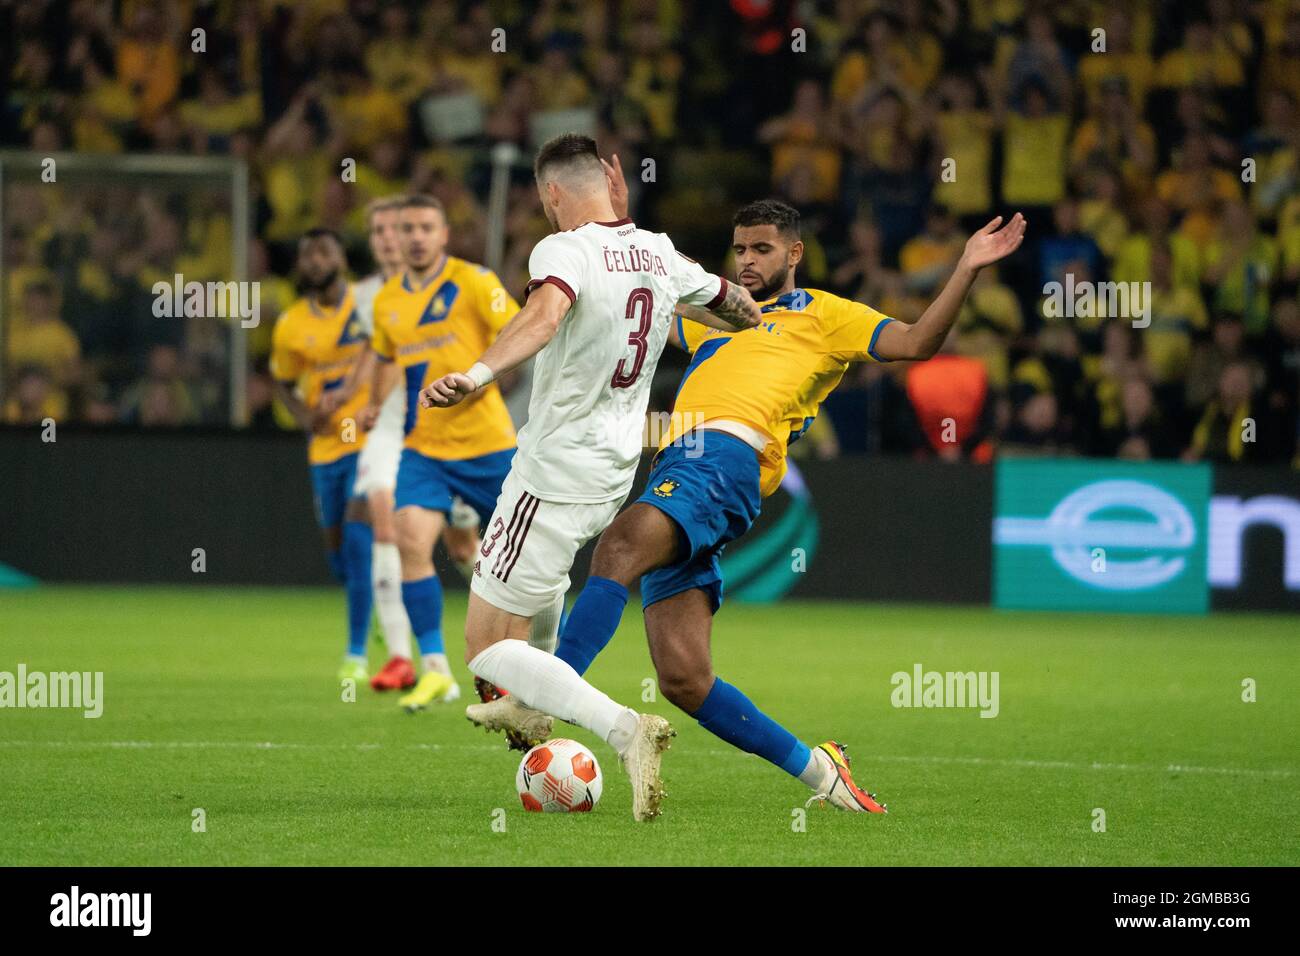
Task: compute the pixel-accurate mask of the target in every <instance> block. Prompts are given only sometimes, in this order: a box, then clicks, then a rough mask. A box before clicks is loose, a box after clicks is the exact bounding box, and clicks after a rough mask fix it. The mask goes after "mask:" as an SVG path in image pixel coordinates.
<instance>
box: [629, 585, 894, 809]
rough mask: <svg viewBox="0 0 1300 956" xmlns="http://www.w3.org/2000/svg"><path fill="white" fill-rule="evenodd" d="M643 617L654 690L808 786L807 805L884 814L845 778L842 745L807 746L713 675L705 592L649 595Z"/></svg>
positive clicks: (709, 614)
mask: <svg viewBox="0 0 1300 956" xmlns="http://www.w3.org/2000/svg"><path fill="white" fill-rule="evenodd" d="M645 622H646V637H647V639H648V641H649V644H650V658H651V660H652V661H653V662H654V666H655V673H656V674H657V675H658V678H659V690H660V692H661V693H662V694H663V695H664V696H665V697H667V698H668V700H669V701H671V702H672V703H673V704H675V705H676V706H678V707H680V708H681V709H682V710H684V711H686V713H688V714H690V715H691V716H692V717H694V718H695V719H696V720H697V721H699V723H700V726H701V727H703V728H704V729H705V730H707V731H709V732H710V733H712V734H715V735H716V736H718V737H721V738H722V739H723V740H725V741H727V743H729V744H731V745H732V746H734V747H738V748H739V749H741V750H744V751H745V752H746V753H752V754H757V755H758V756H760V757H763V758H764V759H766V760H768V761H770V762H771V763H774V764H776V765H777V766H778V767H780V768H781V769H782V770H785V771H786V772H787V773H789V774H790V775H792V776H795V777H798V778H799V779H800V780H802V781H803V782H804V783H805V784H807V785H808V786H809V787H810V788H812V791H813V797H812V798H811V800H810V801H809V802H810V803H811V802H813V801H821V802H823V803H830V804H831V805H832V806H835V807H839V808H840V809H841V810H849V811H853V812H859V813H861V812H869V813H884V812H885V806H884V804H882V803H878V802H877V801H876V798H875V795H874V794H869V793H867V792H866V791H864V790H862V789H861V788H860V787H858V786H857V784H855V783H854V782H853V776H852V774H851V772H850V767H849V760H848V754H847V752H846V751H845V749H844V747H843V746H842V745H840V744H838V743H835V742H834V741H827V742H826V743H824V744H821V745H820V746H818V747H816V748H809V747H807V746H806V745H804V744H802V743H800V742H799V741H798V740H797V739H796V738H795V737H794V736H793V735H792V734H790V732H789V731H787V730H785V729H784V728H783V727H781V726H780V725H779V724H777V723H776V722H775V721H774V720H772V719H771V718H770V717H768V716H767V715H766V714H764V713H763V712H762V711H760V710H759V709H758V708H757V707H755V706H754V704H753V703H752V702H751V701H750V700H749V699H748V698H747V697H745V695H744V694H742V693H741V692H740V691H739V690H737V689H736V688H734V687H732V686H731V685H730V684H728V683H726V682H725V681H723V680H721V679H719V678H718V677H717V676H716V675H715V674H714V673H713V655H712V652H711V651H710V647H709V643H710V637H711V633H712V629H713V606H712V601H711V599H710V597H709V595H708V593H707V592H705V591H704V590H702V589H699V588H692V589H690V590H687V591H682V592H680V593H678V594H674V595H673V596H672V597H669V598H665V599H664V600H662V601H656V602H655V603H654V604H651V605H650V606H649V607H647V608H646V609H645Z"/></svg>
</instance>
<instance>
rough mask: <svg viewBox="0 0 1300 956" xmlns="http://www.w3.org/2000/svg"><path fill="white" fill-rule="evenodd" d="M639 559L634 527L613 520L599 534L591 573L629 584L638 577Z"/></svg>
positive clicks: (627, 523) (628, 523) (630, 524)
mask: <svg viewBox="0 0 1300 956" xmlns="http://www.w3.org/2000/svg"><path fill="white" fill-rule="evenodd" d="M641 560H642V558H641V554H640V548H639V542H638V540H637V534H636V529H635V527H634V526H633V525H632V523H630V522H619V521H615V522H614V523H613V524H612V525H610V526H609V527H608V528H606V529H605V533H604V534H602V535H601V536H600V541H599V542H598V543H597V545H596V552H595V554H593V555H592V563H591V573H592V574H595V575H598V576H599V577H602V578H609V579H611V580H613V581H618V582H619V583H620V584H623V585H626V586H631V584H632V582H633V581H635V580H636V579H637V578H638V577H640V571H639V568H638V565H639V564H640V562H641Z"/></svg>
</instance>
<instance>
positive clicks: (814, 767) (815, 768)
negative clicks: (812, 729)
mask: <svg viewBox="0 0 1300 956" xmlns="http://www.w3.org/2000/svg"><path fill="white" fill-rule="evenodd" d="M830 769H831V768H829V767H827V766H826V762H825V761H824V760H819V759H817V751H816V749H814V750H813V751H812V753H810V754H809V755H808V766H806V767H804V768H803V772H802V773H800V774H799V779H800V780H802V781H803V782H804V783H806V784H808V786H810V787H812V788H813V790H814V791H816V792H817V793H825V792H826V791H827V790H829V789H830V784H831V781H830V780H829V776H830Z"/></svg>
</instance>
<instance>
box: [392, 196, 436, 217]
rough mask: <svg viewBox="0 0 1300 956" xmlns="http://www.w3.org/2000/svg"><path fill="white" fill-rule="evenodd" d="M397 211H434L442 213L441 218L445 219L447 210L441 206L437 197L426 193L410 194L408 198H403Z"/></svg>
mask: <svg viewBox="0 0 1300 956" xmlns="http://www.w3.org/2000/svg"><path fill="white" fill-rule="evenodd" d="M398 208H399V209H436V210H438V212H440V213H442V218H443V219H446V218H447V210H446V209H445V208H444V207H443V205H442V200H441V199H439V198H438V197H437V196H430V195H429V194H428V193H412V194H411V195H409V196H403V197H402V201H401V203H400V204H399V205H398Z"/></svg>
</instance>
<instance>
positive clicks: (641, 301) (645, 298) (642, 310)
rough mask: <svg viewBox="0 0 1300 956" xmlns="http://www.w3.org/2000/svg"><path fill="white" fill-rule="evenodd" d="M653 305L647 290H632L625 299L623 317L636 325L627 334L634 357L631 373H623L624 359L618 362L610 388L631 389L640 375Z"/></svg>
mask: <svg viewBox="0 0 1300 956" xmlns="http://www.w3.org/2000/svg"><path fill="white" fill-rule="evenodd" d="M654 303H655V298H654V295H653V294H652V293H651V292H650V290H649V289H633V290H632V293H631V294H630V295H629V296H628V297H627V313H626V314H625V315H624V316H623V317H624V318H625V319H630V320H631V319H634V320H636V323H637V327H636V331H635V332H630V333H628V337H627V344H628V345H630V346H632V347H633V348H634V349H636V355H635V356H634V357H633V359H632V369H631V371H624V367H625V366H626V365H627V358H626V357H624V358H621V359H619V360H618V368H616V369H614V377H613V378H612V379H610V381H609V384H610V387H611V388H631V387H632V385H633V384H634V383H635V382H636V380H637V376H639V375H640V374H641V365H642V363H643V362H645V356H646V350H647V345H646V336H647V335H649V334H650V319H651V317H652V316H653V315H654Z"/></svg>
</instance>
